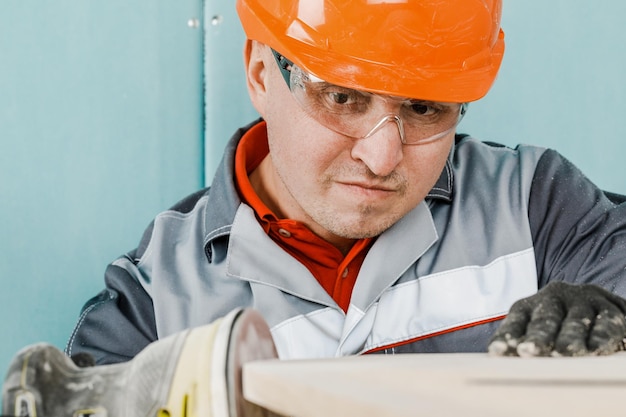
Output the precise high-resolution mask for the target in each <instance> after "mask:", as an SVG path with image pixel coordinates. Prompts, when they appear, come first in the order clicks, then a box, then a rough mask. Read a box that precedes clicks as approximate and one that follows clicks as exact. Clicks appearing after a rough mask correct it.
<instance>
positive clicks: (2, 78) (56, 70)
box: [0, 0, 203, 375]
mask: <svg viewBox="0 0 626 417" xmlns="http://www.w3.org/2000/svg"><path fill="white" fill-rule="evenodd" d="M201 5H202V3H201V0H176V1H170V0H151V1H145V0H141V1H132V2H128V1H125V0H106V1H100V0H55V1H39V0H0V281H1V282H2V289H1V290H0V334H1V335H2V343H0V372H1V374H2V375H4V372H5V369H6V366H7V365H8V361H9V359H10V358H11V357H12V356H13V354H14V353H15V352H16V351H17V350H18V349H19V348H21V347H23V346H25V345H27V344H30V343H34V342H38V341H47V342H50V343H53V344H55V345H57V346H58V347H64V345H65V342H66V340H67V338H68V337H69V335H70V332H71V330H72V327H73V325H74V323H75V322H76V320H77V318H78V314H79V311H80V308H81V307H82V305H83V303H84V302H85V301H86V300H87V299H88V298H89V297H91V296H93V295H95V294H96V293H97V292H98V291H99V290H100V289H101V288H102V287H103V280H102V277H103V271H104V268H105V266H106V264H107V263H108V262H109V261H110V260H112V259H114V258H115V257H117V256H118V255H120V254H122V253H123V252H125V251H127V250H130V249H132V248H133V247H135V246H136V245H137V242H138V240H139V238H140V237H141V233H142V232H143V229H144V227H145V226H147V225H148V223H149V222H150V221H151V220H152V217H153V216H154V215H155V214H156V213H157V212H158V211H160V210H162V209H165V208H167V207H168V206H169V205H171V204H172V203H174V202H175V201H176V200H178V199H179V198H181V197H183V196H185V195H186V194H188V193H189V192H191V191H193V190H195V189H197V188H198V187H200V186H201V185H202V160H203V156H202V139H203V135H202V126H203V121H202V102H203V96H202V91H203V89H202V45H203V36H202V34H203V30H202V27H193V26H194V25H193V19H198V20H199V21H201V20H202V7H201ZM190 19H192V24H191V26H190V25H189V20H190Z"/></svg>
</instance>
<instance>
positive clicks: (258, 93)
mask: <svg viewBox="0 0 626 417" xmlns="http://www.w3.org/2000/svg"><path fill="white" fill-rule="evenodd" d="M264 48H265V45H263V44H262V43H259V42H257V41H253V40H250V39H248V40H246V44H245V46H244V50H243V59H244V64H245V69H246V80H247V85H248V94H249V95H250V100H251V101H252V104H253V105H254V108H255V109H256V111H257V112H259V114H260V115H261V116H264V113H265V100H266V97H267V82H268V71H267V68H266V66H265V61H264V60H263V52H264V51H263V50H264Z"/></svg>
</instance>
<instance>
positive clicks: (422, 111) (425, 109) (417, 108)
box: [411, 103, 439, 116]
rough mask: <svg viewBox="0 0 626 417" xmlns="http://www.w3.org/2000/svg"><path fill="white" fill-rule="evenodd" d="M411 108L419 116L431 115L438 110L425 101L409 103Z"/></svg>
mask: <svg viewBox="0 0 626 417" xmlns="http://www.w3.org/2000/svg"><path fill="white" fill-rule="evenodd" d="M411 110H412V111H413V113H415V114H416V115H419V116H431V115H434V114H437V112H439V109H437V108H436V107H433V106H431V105H429V104H427V103H411Z"/></svg>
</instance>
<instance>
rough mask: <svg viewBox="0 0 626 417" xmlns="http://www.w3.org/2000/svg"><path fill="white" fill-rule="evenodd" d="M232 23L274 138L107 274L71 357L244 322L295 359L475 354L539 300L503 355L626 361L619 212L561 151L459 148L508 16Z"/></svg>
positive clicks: (479, 11)
mask: <svg viewBox="0 0 626 417" xmlns="http://www.w3.org/2000/svg"><path fill="white" fill-rule="evenodd" d="M237 10H238V13H239V16H240V18H241V21H242V25H243V27H244V30H245V31H246V34H247V36H248V38H249V40H248V41H247V43H246V46H245V53H244V58H245V67H246V75H247V85H248V90H249V94H250V97H251V100H252V102H253V104H254V106H255V108H256V109H257V110H258V112H259V114H261V116H262V117H263V121H257V122H254V123H252V124H251V125H249V126H247V127H245V128H243V129H242V130H240V131H239V132H237V133H236V134H235V136H234V137H233V139H232V140H231V142H230V144H229V145H228V147H227V149H226V151H225V155H224V159H223V163H222V165H221V167H220V168H219V169H218V171H217V173H216V175H215V179H214V181H213V183H212V185H211V187H210V188H209V189H207V190H202V191H199V192H198V193H196V194H194V195H192V196H190V197H189V198H187V199H186V200H184V201H183V202H181V203H179V204H178V205H177V206H175V207H174V208H172V209H171V210H169V211H166V212H164V213H163V214H161V215H159V216H158V217H157V218H156V219H155V221H154V222H153V224H152V225H151V226H150V227H149V228H148V230H147V231H146V233H145V235H144V237H143V239H142V241H141V243H140V245H139V247H138V249H136V250H135V251H133V252H131V253H129V254H128V255H127V256H125V257H122V258H120V259H118V260H116V261H114V262H113V263H112V264H111V265H110V266H109V268H108V270H107V273H106V285H107V288H106V290H104V291H103V292H102V293H101V294H99V295H98V296H97V297H96V298H94V299H93V300H91V301H90V302H88V303H87V305H86V306H85V308H84V310H83V313H82V315H81V318H80V321H79V324H78V325H77V327H76V329H75V331H74V334H73V335H72V338H71V340H70V343H69V345H68V348H67V353H68V354H75V353H77V352H88V353H90V354H92V355H93V356H94V357H95V358H96V361H97V363H111V362H119V361H126V360H128V359H130V358H132V357H134V356H135V355H136V354H137V353H138V352H139V351H141V350H142V349H143V348H144V347H145V346H146V345H147V344H148V343H150V342H152V341H154V340H156V339H158V338H162V337H164V336H167V335H170V334H173V333H176V332H179V331H181V330H183V329H185V328H189V327H194V326H198V325H202V324H205V323H209V322H211V321H213V320H215V319H217V318H219V317H222V316H224V315H225V314H226V313H228V312H229V311H230V310H232V309H234V308H237V307H254V308H255V309H257V310H258V311H260V312H261V314H262V315H263V317H264V318H265V320H266V321H267V322H268V323H269V325H270V328H271V329H272V335H273V337H274V340H275V342H276V345H277V349H278V352H279V354H280V356H281V357H283V358H301V357H328V356H338V355H352V354H361V353H370V352H385V353H393V352H451V351H453V352H456V351H485V350H486V349H487V347H488V342H489V340H490V339H491V338H492V336H493V335H494V332H495V330H496V328H497V327H498V326H499V325H500V322H501V320H502V319H503V318H504V317H505V315H506V314H507V311H508V310H509V308H510V307H511V305H512V304H513V302H514V301H516V300H518V299H522V298H524V297H527V296H531V295H532V294H534V293H536V292H537V290H538V289H541V290H540V291H539V292H538V293H537V294H536V295H535V296H533V297H531V299H530V300H527V301H524V303H523V304H520V305H518V306H517V307H516V309H515V310H514V311H513V312H512V314H511V315H510V316H509V324H508V325H507V327H505V328H503V329H502V332H501V333H498V334H497V336H496V338H495V341H494V344H492V347H491V351H492V352H494V353H501V354H511V353H513V354H528V355H548V354H551V353H552V352H554V353H558V354H563V355H581V354H587V353H593V352H596V351H598V352H612V351H615V350H617V349H619V348H621V346H622V339H623V337H624V336H625V335H626V323H625V320H624V311H626V308H625V306H626V304H625V303H624V301H623V300H622V299H621V298H620V297H616V296H613V295H611V294H609V292H608V291H610V292H612V293H614V294H617V295H620V296H624V295H626V280H625V279H624V277H625V276H626V272H625V268H626V256H625V254H626V252H625V248H626V233H625V231H626V206H617V205H616V204H614V203H612V202H611V201H609V199H608V198H607V197H606V196H605V195H604V194H603V192H602V191H601V190H599V189H597V188H596V187H595V186H594V185H593V184H591V183H590V182H589V181H588V180H587V179H586V178H585V177H584V176H583V175H582V174H581V173H580V172H579V171H578V170H577V169H576V168H575V167H573V166H572V165H571V164H570V163H569V162H567V161H566V160H564V159H563V158H562V157H561V156H560V155H558V154H557V153H555V152H554V151H551V150H546V149H542V148H535V147H519V148H517V149H508V148H505V147H498V146H494V145H487V144H483V143H480V142H478V141H476V140H474V139H472V138H470V137H461V136H457V137H455V126H456V125H457V123H458V122H459V121H460V119H461V118H462V117H463V114H464V112H465V111H466V104H465V103H468V102H471V101H475V100H477V99H479V98H480V97H482V96H483V95H484V94H486V92H487V91H488V89H489V87H490V86H491V84H492V82H493V80H494V79H495V77H496V74H497V71H498V68H499V65H500V62H501V59H502V55H503V51H504V35H503V32H502V30H501V29H500V26H499V22H500V13H501V2H500V1H480V0H473V1H466V0H458V1H449V2H443V3H442V2H438V1H413V2H409V3H408V4H405V3H398V2H368V3H367V4H361V2H324V3H321V2H320V3H318V2H304V1H300V2H299V1H294V0H290V1H288V0H275V1H270V2H268V1H260V0H240V1H238V2H237ZM550 283H554V285H548V284H550ZM565 283H571V284H575V285H586V284H595V285H598V286H601V287H604V288H605V289H607V290H608V291H602V290H601V289H600V288H596V287H578V286H577V287H574V288H571V287H570V286H568V285H566V284H565ZM544 287H545V288H544ZM527 324H528V325H527ZM561 324H562V325H561ZM526 332H527V333H526ZM575 335H576V337H574V336H575ZM520 342H525V343H521V345H520V346H518V344H520Z"/></svg>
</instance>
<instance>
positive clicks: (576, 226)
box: [528, 151, 626, 297]
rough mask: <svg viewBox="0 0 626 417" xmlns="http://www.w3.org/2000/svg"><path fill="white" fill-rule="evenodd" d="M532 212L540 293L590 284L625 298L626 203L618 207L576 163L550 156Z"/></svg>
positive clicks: (536, 181) (540, 169)
mask: <svg viewBox="0 0 626 417" xmlns="http://www.w3.org/2000/svg"><path fill="white" fill-rule="evenodd" d="M528 211H529V212H528V216H529V220H530V225H531V230H532V235H533V243H534V247H535V256H536V262H537V272H538V277H539V287H543V286H545V285H546V284H547V283H548V282H550V281H566V282H570V283H578V284H583V283H588V284H596V285H599V286H602V287H604V288H606V289H608V290H610V291H612V292H615V293H616V294H619V295H621V296H623V297H626V203H622V204H621V205H618V204H615V203H613V202H612V201H611V200H609V199H608V198H607V196H606V195H605V193H604V192H603V191H602V190H601V189H599V188H598V187H597V186H595V185H594V184H593V183H592V182H591V181H590V180H589V179H588V178H587V177H585V176H584V175H583V174H582V173H581V172H580V170H579V169H578V168H576V167H575V166H574V165H573V164H572V163H571V162H569V161H568V160H567V159H565V158H564V157H563V156H561V155H560V154H558V153H557V152H555V151H546V152H545V153H544V155H543V156H542V157H541V159H540V161H539V163H538V165H537V168H536V171H535V175H534V178H533V183H532V187H531V194H530V200H529V210H528Z"/></svg>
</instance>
